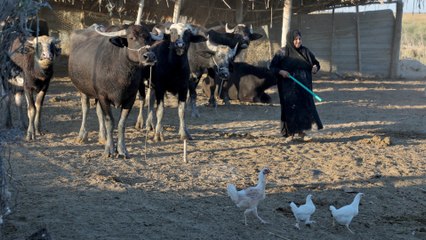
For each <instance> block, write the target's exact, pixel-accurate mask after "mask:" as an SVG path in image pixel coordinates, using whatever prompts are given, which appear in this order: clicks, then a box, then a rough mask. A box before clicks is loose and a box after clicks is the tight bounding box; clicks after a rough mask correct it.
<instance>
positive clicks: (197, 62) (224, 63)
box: [188, 35, 238, 117]
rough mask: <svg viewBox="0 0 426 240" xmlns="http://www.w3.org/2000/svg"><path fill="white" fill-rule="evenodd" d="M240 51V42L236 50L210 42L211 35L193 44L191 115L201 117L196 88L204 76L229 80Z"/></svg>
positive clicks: (190, 60) (190, 87)
mask: <svg viewBox="0 0 426 240" xmlns="http://www.w3.org/2000/svg"><path fill="white" fill-rule="evenodd" d="M237 50H238V42H237V43H236V45H235V47H234V48H230V47H229V46H227V45H221V44H216V43H215V42H212V41H210V35H208V36H207V41H206V42H202V43H195V44H191V46H190V48H189V52H188V59H189V65H190V69H191V77H190V81H189V95H190V105H191V115H192V116H193V117H194V116H196V117H199V112H198V109H197V105H196V99H197V92H196V88H197V86H198V83H199V81H200V79H201V76H202V75H203V74H208V75H209V76H212V77H213V78H216V79H218V80H219V81H224V80H228V78H229V75H230V68H229V66H230V64H232V62H233V61H234V58H235V56H236V53H237Z"/></svg>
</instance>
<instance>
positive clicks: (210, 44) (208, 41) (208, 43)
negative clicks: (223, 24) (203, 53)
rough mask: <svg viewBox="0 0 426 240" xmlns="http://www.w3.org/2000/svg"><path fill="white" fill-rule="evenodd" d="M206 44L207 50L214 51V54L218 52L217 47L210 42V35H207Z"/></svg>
mask: <svg viewBox="0 0 426 240" xmlns="http://www.w3.org/2000/svg"><path fill="white" fill-rule="evenodd" d="M206 44H207V48H208V49H210V50H211V51H213V52H216V50H217V45H215V44H212V43H211V42H210V39H209V35H207V41H206Z"/></svg>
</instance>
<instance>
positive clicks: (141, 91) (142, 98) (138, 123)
mask: <svg viewBox="0 0 426 240" xmlns="http://www.w3.org/2000/svg"><path fill="white" fill-rule="evenodd" d="M144 105H145V86H143V89H142V88H139V113H138V118H137V120H136V124H135V128H136V129H142V128H143V121H144V119H143V107H144Z"/></svg>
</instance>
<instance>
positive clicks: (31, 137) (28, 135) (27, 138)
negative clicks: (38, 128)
mask: <svg viewBox="0 0 426 240" xmlns="http://www.w3.org/2000/svg"><path fill="white" fill-rule="evenodd" d="M25 139H26V140H27V141H29V142H30V141H33V140H35V139H36V138H35V135H34V133H32V134H31V133H28V134H27V137H26V138H25Z"/></svg>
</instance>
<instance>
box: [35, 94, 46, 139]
mask: <svg viewBox="0 0 426 240" xmlns="http://www.w3.org/2000/svg"><path fill="white" fill-rule="evenodd" d="M45 96H46V91H45V90H42V91H40V92H39V93H38V94H37V95H36V101H35V108H36V114H35V118H34V127H35V132H36V134H37V135H43V132H42V131H41V121H40V117H41V109H42V107H43V101H44V97H45Z"/></svg>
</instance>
